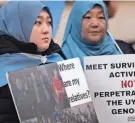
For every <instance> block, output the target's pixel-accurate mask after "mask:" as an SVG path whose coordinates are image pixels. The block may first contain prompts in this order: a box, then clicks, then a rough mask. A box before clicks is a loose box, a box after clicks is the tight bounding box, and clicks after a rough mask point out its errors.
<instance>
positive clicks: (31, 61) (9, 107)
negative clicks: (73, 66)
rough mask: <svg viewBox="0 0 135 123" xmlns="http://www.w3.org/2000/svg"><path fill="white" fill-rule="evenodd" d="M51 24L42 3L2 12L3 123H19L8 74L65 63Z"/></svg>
mask: <svg viewBox="0 0 135 123" xmlns="http://www.w3.org/2000/svg"><path fill="white" fill-rule="evenodd" d="M52 21H53V20H52V16H51V13H50V11H49V8H48V7H47V6H45V5H44V4H43V3H42V2H39V1H33V2H32V1H29V2H28V1H26V2H25V1H11V2H8V3H7V4H6V5H4V6H3V7H2V8H0V69H1V70H0V122H4V123H19V120H18V117H17V114H16V110H15V106H14V104H13V100H12V97H11V94H10V91H9V87H8V84H7V80H6V72H11V71H16V70H20V69H25V68H29V67H34V66H37V65H40V64H45V63H50V62H57V61H60V60H63V59H65V56H64V54H63V53H62V52H61V49H60V47H59V46H58V45H57V44H56V43H54V42H53V40H52V28H53V24H52V23H53V22H52Z"/></svg>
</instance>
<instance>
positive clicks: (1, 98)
mask: <svg viewBox="0 0 135 123" xmlns="http://www.w3.org/2000/svg"><path fill="white" fill-rule="evenodd" d="M9 122H10V123H19V119H18V116H17V112H16V110H15V106H14V103H13V99H12V96H11V93H10V90H9V87H8V84H6V85H5V86H3V87H0V123H9Z"/></svg>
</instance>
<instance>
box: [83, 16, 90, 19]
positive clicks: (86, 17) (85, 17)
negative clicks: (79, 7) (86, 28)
mask: <svg viewBox="0 0 135 123" xmlns="http://www.w3.org/2000/svg"><path fill="white" fill-rule="evenodd" d="M83 18H84V19H91V17H90V16H84V17H83Z"/></svg>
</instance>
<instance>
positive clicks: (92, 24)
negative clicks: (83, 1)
mask: <svg viewBox="0 0 135 123" xmlns="http://www.w3.org/2000/svg"><path fill="white" fill-rule="evenodd" d="M106 25H107V24H106V20H105V16H104V13H103V10H102V8H101V7H100V6H95V7H94V8H93V9H91V11H89V12H88V13H86V14H85V15H84V17H83V21H82V30H81V37H82V39H83V40H87V41H90V42H98V41H99V40H101V39H103V37H104V35H105V33H106Z"/></svg>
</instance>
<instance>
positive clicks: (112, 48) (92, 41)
mask: <svg viewBox="0 0 135 123" xmlns="http://www.w3.org/2000/svg"><path fill="white" fill-rule="evenodd" d="M121 45H123V43H119V44H117V42H116V41H115V40H114V39H113V38H112V36H111V35H110V33H109V31H108V14H107V10H106V7H105V5H104V3H103V1H77V2H75V3H74V5H73V7H72V10H71V13H70V16H69V19H68V22H67V26H66V29H65V34H64V39H63V44H62V49H63V51H64V54H65V55H66V57H67V58H74V57H79V58H80V60H81V63H82V65H83V60H84V56H98V55H115V54H123V53H127V54H128V53H135V52H134V50H133V48H132V47H130V46H129V45H128V46H127V45H125V44H124V46H121ZM128 49H129V50H128Z"/></svg>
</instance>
